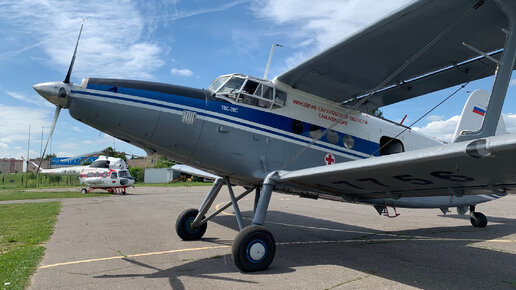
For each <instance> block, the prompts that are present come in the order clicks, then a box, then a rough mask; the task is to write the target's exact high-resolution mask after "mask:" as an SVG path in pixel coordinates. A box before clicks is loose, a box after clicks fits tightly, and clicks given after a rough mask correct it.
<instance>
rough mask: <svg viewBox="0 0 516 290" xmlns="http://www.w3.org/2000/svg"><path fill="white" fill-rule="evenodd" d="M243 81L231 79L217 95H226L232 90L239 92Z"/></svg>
mask: <svg viewBox="0 0 516 290" xmlns="http://www.w3.org/2000/svg"><path fill="white" fill-rule="evenodd" d="M244 81H245V79H242V78H232V79H230V80H229V81H228V82H226V84H225V85H224V86H223V87H222V89H221V90H220V91H219V92H218V93H228V92H231V91H233V90H235V91H237V90H240V88H241V87H242V85H243V84H244Z"/></svg>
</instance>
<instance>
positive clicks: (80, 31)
mask: <svg viewBox="0 0 516 290" xmlns="http://www.w3.org/2000/svg"><path fill="white" fill-rule="evenodd" d="M83 26H84V18H83V19H82V24H81V30H79V37H77V42H76V43H75V50H74V51H73V56H72V61H71V62H70V67H69V68H68V73H67V74H66V77H65V79H64V83H65V84H68V83H70V76H71V75H72V70H73V64H74V63H75V55H76V54H77V47H78V46H79V39H81V33H82V27H83Z"/></svg>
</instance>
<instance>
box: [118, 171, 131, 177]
mask: <svg viewBox="0 0 516 290" xmlns="http://www.w3.org/2000/svg"><path fill="white" fill-rule="evenodd" d="M118 176H120V178H129V179H132V178H133V177H132V176H131V174H130V173H129V171H128V170H120V171H118Z"/></svg>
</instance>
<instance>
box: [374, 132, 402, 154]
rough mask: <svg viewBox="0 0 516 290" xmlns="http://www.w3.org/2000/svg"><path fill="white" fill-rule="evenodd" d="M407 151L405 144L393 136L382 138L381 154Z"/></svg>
mask: <svg viewBox="0 0 516 290" xmlns="http://www.w3.org/2000/svg"><path fill="white" fill-rule="evenodd" d="M401 152H405V146H403V143H402V142H401V141H400V140H398V139H394V138H391V137H387V136H383V137H382V138H380V155H381V156H383V155H390V154H394V153H401Z"/></svg>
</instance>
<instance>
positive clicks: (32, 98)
mask: <svg viewBox="0 0 516 290" xmlns="http://www.w3.org/2000/svg"><path fill="white" fill-rule="evenodd" d="M4 92H5V93H6V94H7V95H8V96H10V97H12V98H14V99H16V100H19V101H22V102H25V103H30V104H34V105H38V106H45V107H47V108H55V106H54V105H52V104H51V103H49V102H47V101H46V100H44V99H43V98H41V97H38V96H36V95H35V94H34V95H33V96H30V97H27V96H25V95H22V94H20V93H17V92H11V91H6V90H4Z"/></svg>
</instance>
